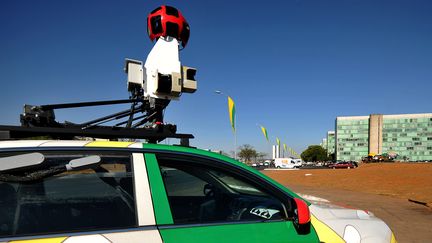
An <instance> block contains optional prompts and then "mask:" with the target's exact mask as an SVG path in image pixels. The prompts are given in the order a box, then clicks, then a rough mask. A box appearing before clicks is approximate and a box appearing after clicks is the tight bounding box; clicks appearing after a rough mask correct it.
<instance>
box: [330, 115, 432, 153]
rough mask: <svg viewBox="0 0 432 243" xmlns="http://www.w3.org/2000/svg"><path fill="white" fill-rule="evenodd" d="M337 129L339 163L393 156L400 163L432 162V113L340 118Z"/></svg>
mask: <svg viewBox="0 0 432 243" xmlns="http://www.w3.org/2000/svg"><path fill="white" fill-rule="evenodd" d="M335 127H336V132H335V142H334V144H335V150H336V160H341V161H349V160H353V161H358V160H361V158H362V157H365V156H367V155H368V154H384V153H387V154H390V153H393V154H397V155H398V157H397V159H398V160H406V161H432V113H425V114H401V115H381V114H372V115H369V116H346V117H337V118H336V124H335ZM327 144H328V145H327V146H329V144H330V141H329V138H328V137H327Z"/></svg>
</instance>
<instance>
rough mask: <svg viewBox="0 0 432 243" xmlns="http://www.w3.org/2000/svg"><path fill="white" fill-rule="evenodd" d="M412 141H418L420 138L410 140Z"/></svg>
mask: <svg viewBox="0 0 432 243" xmlns="http://www.w3.org/2000/svg"><path fill="white" fill-rule="evenodd" d="M412 140H413V141H420V138H412Z"/></svg>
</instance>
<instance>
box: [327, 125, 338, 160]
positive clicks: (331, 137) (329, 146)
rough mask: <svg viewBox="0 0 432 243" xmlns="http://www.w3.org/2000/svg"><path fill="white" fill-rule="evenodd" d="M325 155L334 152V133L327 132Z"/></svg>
mask: <svg viewBox="0 0 432 243" xmlns="http://www.w3.org/2000/svg"><path fill="white" fill-rule="evenodd" d="M326 140H327V147H326V149H327V155H331V154H333V153H334V152H335V141H336V140H335V131H328V132H327V139H326Z"/></svg>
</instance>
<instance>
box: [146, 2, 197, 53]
mask: <svg viewBox="0 0 432 243" xmlns="http://www.w3.org/2000/svg"><path fill="white" fill-rule="evenodd" d="M147 33H148V35H149V37H150V40H152V41H154V40H155V39H157V38H159V37H161V36H163V37H167V36H170V37H174V38H176V39H177V40H178V41H180V42H181V45H182V47H183V48H184V47H185V46H186V44H187V42H188V40H189V35H190V27H189V24H188V23H187V21H186V19H185V18H184V17H183V15H182V14H181V12H180V11H179V10H178V9H176V8H174V7H171V6H166V5H162V6H160V7H158V8H156V9H155V10H153V11H152V12H151V13H150V14H149V15H148V16H147Z"/></svg>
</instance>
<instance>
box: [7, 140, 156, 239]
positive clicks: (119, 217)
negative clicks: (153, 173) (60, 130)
mask: <svg viewBox="0 0 432 243" xmlns="http://www.w3.org/2000/svg"><path fill="white" fill-rule="evenodd" d="M20 156H21V157H20ZM32 156H33V157H34V156H37V157H38V158H42V159H41V161H42V163H41V164H40V165H39V166H37V167H31V168H29V169H28V170H27V171H24V170H21V171H20V170H19V169H16V170H11V172H9V171H6V172H2V173H1V174H0V195H1V196H0V215H1V217H0V242H3V241H5V242H15V240H28V241H26V242H32V241H33V240H34V241H35V242H53V243H54V242H65V243H71V242H72V243H73V242H139V241H140V240H142V239H146V240H147V241H148V242H156V243H157V242H162V239H161V237H160V234H159V232H158V230H157V228H156V225H155V219H154V213H153V205H152V201H151V195H150V187H149V184H148V180H147V172H146V166H145V162H144V157H143V154H142V153H140V152H131V151H128V150H121V149H112V148H111V149H109V150H106V149H104V148H96V149H94V148H93V149H72V150H71V149H67V148H65V149H59V148H56V149H51V148H44V149H34V150H22V151H17V150H12V151H3V150H0V162H9V161H19V160H20V159H21V160H22V158H27V157H29V158H31V157H32ZM88 158H93V159H95V158H96V159H98V160H99V162H98V163H97V164H94V165H93V164H92V165H91V166H86V167H85V168H82V169H79V170H65V171H63V172H59V173H57V172H55V170H57V169H59V168H61V167H63V166H65V165H66V164H69V162H71V161H74V163H75V165H77V164H80V163H82V162H83V159H84V160H86V159H88ZM84 162H85V161H84ZM69 165H70V164H69ZM35 172H36V173H35ZM51 172H53V173H51ZM32 173H33V174H32ZM42 173H47V175H48V173H49V176H43V177H41V178H36V177H37V176H38V175H39V174H42ZM26 175H31V176H26ZM17 177H18V178H19V179H18V180H17ZM26 178H27V179H26ZM32 178H35V180H33V179H32Z"/></svg>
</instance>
